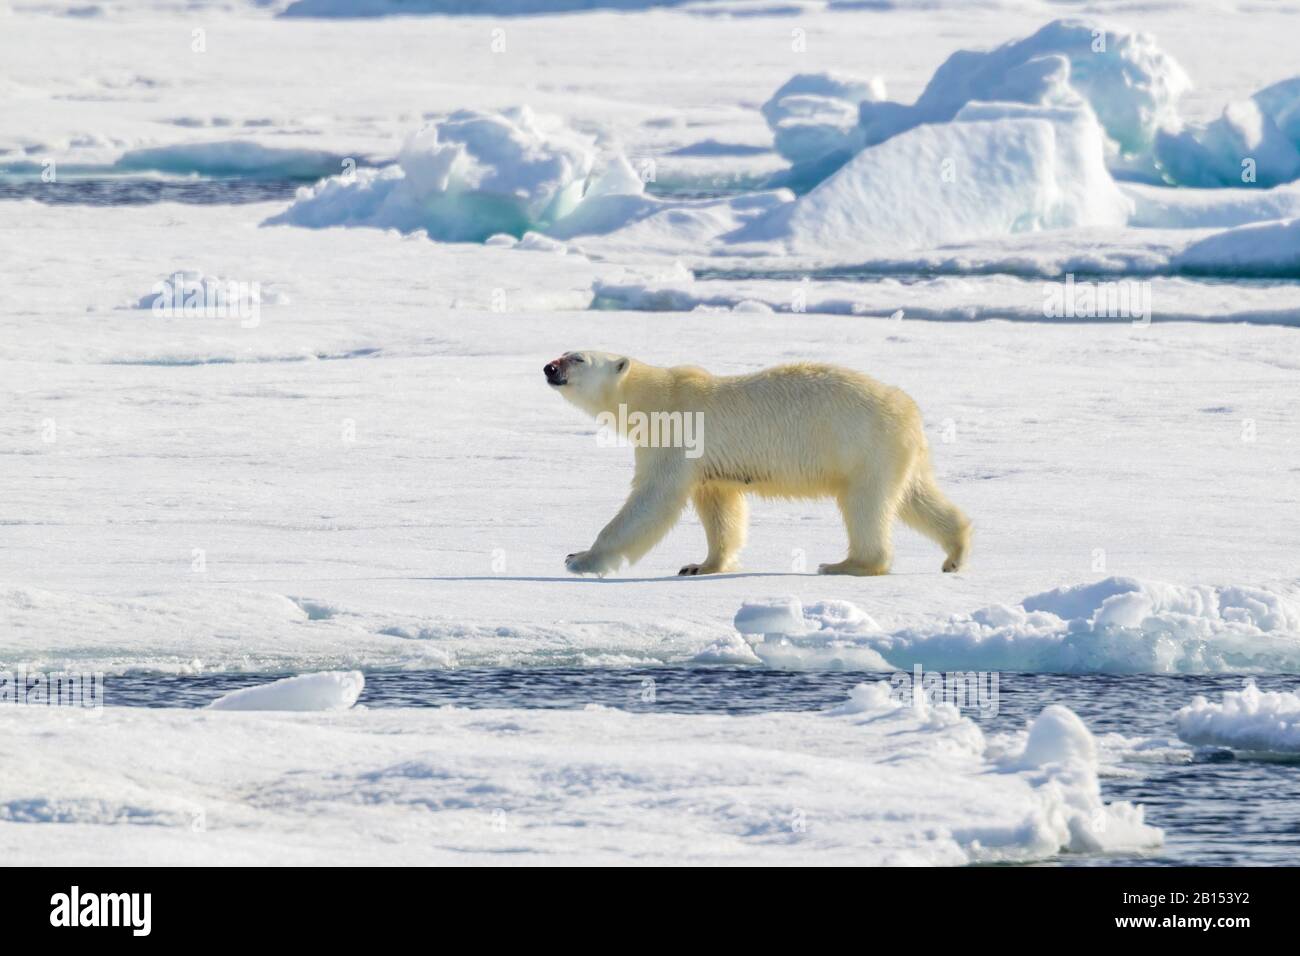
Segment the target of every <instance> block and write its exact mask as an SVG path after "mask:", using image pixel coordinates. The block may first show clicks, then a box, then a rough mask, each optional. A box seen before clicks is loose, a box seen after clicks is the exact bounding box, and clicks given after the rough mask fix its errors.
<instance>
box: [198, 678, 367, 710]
mask: <svg viewBox="0 0 1300 956" xmlns="http://www.w3.org/2000/svg"><path fill="white" fill-rule="evenodd" d="M365 686H366V679H365V677H364V676H363V675H362V673H361V672H360V671H325V672H322V673H319V674H299V675H298V676H297V677H284V678H281V679H280V680H275V681H271V682H270V683H269V684H258V685H255V686H253V687H245V688H242V689H240V690H235V691H231V692H230V693H229V694H223V695H222V696H221V697H218V698H217V699H216V700H214V701H213V702H212V703H211V704H209V705H208V706H209V707H210V708H211V709H212V710H347V709H348V708H349V707H351V706H352V705H353V704H355V703H356V702H357V698H358V697H360V696H361V691H362V690H363V689H364V688H365Z"/></svg>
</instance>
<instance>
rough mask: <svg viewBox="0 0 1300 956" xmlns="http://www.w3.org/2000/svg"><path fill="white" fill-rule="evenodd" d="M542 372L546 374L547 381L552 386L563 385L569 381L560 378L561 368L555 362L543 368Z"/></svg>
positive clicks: (548, 363)
mask: <svg viewBox="0 0 1300 956" xmlns="http://www.w3.org/2000/svg"><path fill="white" fill-rule="evenodd" d="M542 371H543V372H545V373H546V381H548V382H549V383H550V384H552V385H563V384H564V383H565V382H566V381H568V380H567V379H565V378H561V377H560V366H558V365H556V364H555V363H554V362H547V363H546V364H545V365H544V366H542Z"/></svg>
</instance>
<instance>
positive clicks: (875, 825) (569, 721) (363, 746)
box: [0, 684, 1161, 865]
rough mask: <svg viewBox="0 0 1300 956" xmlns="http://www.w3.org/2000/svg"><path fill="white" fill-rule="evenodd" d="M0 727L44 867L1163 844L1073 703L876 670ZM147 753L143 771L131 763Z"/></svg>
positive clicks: (12, 802) (916, 857) (738, 859)
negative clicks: (1111, 771)
mask: <svg viewBox="0 0 1300 956" xmlns="http://www.w3.org/2000/svg"><path fill="white" fill-rule="evenodd" d="M0 726H2V727H3V731H4V732H3V733H0V758H2V759H3V761H4V765H5V766H6V767H7V768H10V769H11V770H12V771H14V772H9V773H6V774H5V775H4V778H3V780H0V848H3V850H4V853H5V857H6V859H14V858H15V857H16V856H21V857H25V858H30V859H39V860H41V861H42V862H43V863H46V864H51V863H60V862H70V861H77V862H82V863H84V862H88V861H89V862H107V861H109V860H111V861H113V862H115V863H119V864H120V863H128V864H130V863H144V862H151V863H157V862H181V861H183V862H186V863H193V864H213V863H223V864H228V863H248V862H277V863H303V862H309V863H310V862H322V861H324V860H328V861H329V862H331V863H334V864H350V863H384V864H396V863H449V862H459V863H485V862H490V861H494V862H500V861H501V860H502V859H503V858H504V857H505V855H508V858H509V860H510V862H512V863H609V862H624V863H626V862H637V863H647V864H650V863H660V864H662V863H671V864H680V863H746V864H758V863H763V864H787V863H789V864H793V863H802V864H836V863H839V864H844V863H852V864H871V863H874V864H896V865H904V864H907V865H922V864H928V865H935V864H941V865H942V864H947V865H951V864H962V863H967V862H972V861H999V860H1002V861H1014V860H1032V859H1040V858H1044V857H1052V856H1056V855H1057V854H1058V853H1062V852H1067V853H1099V852H1119V851H1135V850H1137V851H1140V850H1142V849H1144V848H1154V847H1156V846H1158V845H1159V844H1160V842H1161V833H1160V831H1159V830H1158V829H1156V828H1154V827H1151V826H1149V825H1147V824H1145V823H1144V822H1143V818H1142V812H1141V810H1140V809H1139V808H1136V807H1133V806H1131V805H1128V804H1125V803H1111V804H1105V803H1103V802H1102V799H1101V797H1100V794H1099V790H1098V778H1097V771H1098V756H1097V750H1096V745H1095V743H1094V742H1093V740H1092V737H1091V735H1090V734H1089V732H1088V731H1087V729H1086V728H1084V726H1083V724H1082V723H1081V722H1080V721H1079V719H1078V718H1077V717H1076V716H1075V715H1074V714H1073V713H1072V712H1071V711H1069V710H1068V709H1066V708H1063V707H1050V708H1048V709H1047V710H1046V711H1044V713H1043V714H1042V715H1041V716H1040V717H1039V718H1038V719H1037V721H1036V722H1035V723H1034V724H1033V726H1032V727H1031V728H1029V730H1028V732H1027V734H1021V735H1019V739H1018V740H1017V739H1013V740H1000V741H998V742H997V743H996V745H995V744H993V743H991V742H990V741H987V740H986V739H985V738H984V735H983V734H982V732H981V731H980V729H979V728H978V727H977V726H976V725H975V723H974V722H972V721H971V720H970V719H968V718H964V717H961V716H959V715H958V714H957V712H956V710H955V709H954V708H952V707H951V705H941V706H938V707H933V708H931V707H928V706H926V705H925V704H924V702H922V705H921V706H920V707H919V708H917V707H913V706H911V705H910V704H908V705H904V704H902V703H900V702H898V701H896V700H894V699H892V697H891V693H890V688H889V687H888V685H885V684H877V685H872V686H869V685H863V686H862V687H860V688H859V689H858V690H857V691H855V692H854V693H853V695H852V697H851V700H850V701H849V702H848V703H847V704H846V705H845V706H843V707H842V708H841V709H840V710H839V712H831V713H802V714H798V713H796V714H790V713H785V714H765V715H757V716H752V717H727V716H712V715H700V716H684V715H657V714H629V713H625V712H622V711H619V710H614V709H610V708H603V707H592V708H588V709H586V710H569V711H535V710H534V711H520V710H460V709H455V708H444V709H439V710H412V709H400V710H372V711H352V712H350V713H347V714H338V715H319V716H317V715H312V716H302V715H292V716H290V715H267V714H260V715H259V714H251V713H250V714H234V713H212V712H210V711H184V710H140V709H124V708H108V709H106V710H104V711H98V712H95V713H93V714H88V713H82V712H67V711H53V712H51V711H40V712H34V711H33V710H32V709H30V708H5V709H3V710H0ZM145 750H147V751H148V752H149V754H150V755H151V757H150V762H149V763H150V766H149V773H148V775H147V776H141V775H139V774H137V773H136V772H135V771H134V770H133V769H132V767H133V766H134V761H133V760H124V759H123V758H124V755H129V754H132V753H134V752H142V751H145ZM34 823H46V824H58V825H57V826H53V825H46V826H32V825H31V824H34Z"/></svg>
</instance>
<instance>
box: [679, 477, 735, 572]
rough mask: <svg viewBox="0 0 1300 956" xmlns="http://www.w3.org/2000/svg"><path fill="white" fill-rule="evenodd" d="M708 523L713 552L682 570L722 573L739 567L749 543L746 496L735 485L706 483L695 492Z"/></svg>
mask: <svg viewBox="0 0 1300 956" xmlns="http://www.w3.org/2000/svg"><path fill="white" fill-rule="evenodd" d="M691 498H692V501H694V502H695V511H696V512H697V513H698V514H699V516H700V522H701V523H702V524H703V525H704V535H705V537H706V538H707V539H708V542H709V553H708V556H707V557H706V558H705V559H704V561H703V563H701V564H688V565H686V566H685V567H684V568H682V569H681V570H680V571H678V572H677V573H678V574H684V575H693V574H719V573H722V572H724V571H734V570H736V568H737V567H739V563H738V562H737V560H736V556H737V555H738V554H739V553H740V549H741V548H743V547H744V546H745V531H746V528H747V526H748V524H749V506H748V504H747V503H746V502H745V496H744V495H743V494H742V493H741V492H739V491H737V490H735V489H732V488H724V487H722V486H720V485H716V484H704V485H700V486H699V487H698V488H696V490H695V493H694V494H693V495H692V496H691Z"/></svg>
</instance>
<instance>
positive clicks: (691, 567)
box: [677, 561, 740, 577]
mask: <svg viewBox="0 0 1300 956" xmlns="http://www.w3.org/2000/svg"><path fill="white" fill-rule="evenodd" d="M738 567H740V565H738V564H735V563H734V562H729V563H727V564H710V563H709V562H708V561H705V562H704V563H703V564H688V565H686V566H685V567H683V568H682V569H681V570H680V571H678V572H677V576H678V577H694V576H695V575H697V574H725V573H726V572H728V571H735V570H736V569H737V568H738Z"/></svg>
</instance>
